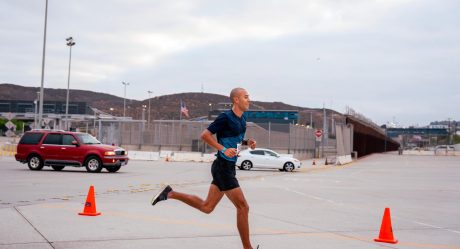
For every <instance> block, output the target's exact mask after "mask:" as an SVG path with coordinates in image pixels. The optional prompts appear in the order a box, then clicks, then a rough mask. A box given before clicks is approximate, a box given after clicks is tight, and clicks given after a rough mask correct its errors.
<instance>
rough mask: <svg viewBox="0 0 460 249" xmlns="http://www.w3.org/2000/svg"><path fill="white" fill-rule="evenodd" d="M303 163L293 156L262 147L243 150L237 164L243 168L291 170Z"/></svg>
mask: <svg viewBox="0 0 460 249" xmlns="http://www.w3.org/2000/svg"><path fill="white" fill-rule="evenodd" d="M301 165H302V163H301V162H300V161H299V160H297V159H295V158H293V157H289V156H281V155H279V154H278V153H276V152H274V151H273V150H269V149H262V148H257V149H255V150H251V149H247V150H243V151H241V152H240V153H239V155H238V160H237V161H236V166H237V167H238V168H239V169H241V170H250V169H251V168H264V169H279V170H280V171H289V172H291V171H293V170H294V169H296V168H297V169H298V168H300V166H301Z"/></svg>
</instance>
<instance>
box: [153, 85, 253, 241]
mask: <svg viewBox="0 0 460 249" xmlns="http://www.w3.org/2000/svg"><path fill="white" fill-rule="evenodd" d="M230 99H231V101H232V103H233V106H232V109H231V110H229V111H226V112H224V113H222V114H220V115H219V116H218V117H217V118H216V120H214V122H212V123H211V124H210V125H209V127H208V128H207V129H205V130H204V131H203V132H202V133H201V139H203V141H205V142H206V143H207V144H209V145H210V146H212V147H214V148H215V149H217V150H218V153H217V158H216V160H214V162H213V163H212V167H211V173H212V179H213V180H212V182H211V186H210V187H209V192H208V196H207V197H206V200H203V199H201V198H200V197H198V196H195V195H189V194H185V193H180V192H176V191H174V190H172V188H171V187H170V186H169V185H168V186H166V187H164V188H163V189H161V190H160V192H159V193H158V194H157V195H156V196H155V197H154V198H153V199H152V205H155V204H156V203H157V202H159V201H164V200H167V199H176V200H179V201H182V202H183V203H185V204H188V205H190V206H192V207H194V208H196V209H198V210H200V211H201V212H204V213H207V214H209V213H211V212H212V211H213V210H214V208H215V207H216V206H217V204H218V203H219V201H220V200H221V199H222V197H223V196H224V195H225V196H227V198H228V199H230V201H231V202H232V203H233V205H235V207H236V213H237V214H236V221H237V227H238V232H239V234H240V238H241V242H242V243H243V248H244V249H253V248H252V246H251V241H250V239H249V219H248V216H249V205H248V203H247V202H246V199H245V198H244V194H243V191H242V190H241V188H240V185H239V183H238V180H237V179H236V170H235V164H236V160H237V153H238V151H237V144H247V145H249V147H251V148H252V149H255V148H256V141H255V140H254V139H249V140H243V138H244V135H245V133H246V118H245V117H244V116H243V113H244V112H245V111H247V110H248V109H249V103H250V100H249V94H248V92H247V91H246V90H245V89H243V88H235V89H233V90H232V91H231V93H230ZM213 134H217V135H216V136H217V140H216V139H215V138H214V137H213ZM257 248H259V246H257Z"/></svg>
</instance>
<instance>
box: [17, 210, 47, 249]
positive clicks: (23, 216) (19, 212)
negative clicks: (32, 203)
mask: <svg viewBox="0 0 460 249" xmlns="http://www.w3.org/2000/svg"><path fill="white" fill-rule="evenodd" d="M13 208H14V210H16V212H18V214H20V215H21V216H22V218H24V220H26V221H27V223H29V224H30V226H31V227H32V228H33V229H35V231H37V233H38V234H40V236H42V238H43V239H44V240H45V241H46V243H48V245H50V246H51V248H53V249H54V248H55V247H54V246H53V242H51V241H49V240H48V239H47V238H46V237H45V236H44V235H43V234H42V233H41V232H40V231H39V230H38V229H37V228H36V227H35V226H34V225H33V224H32V222H30V221H29V220H28V219H27V218H26V216H25V215H24V214H23V213H21V211H19V209H17V208H16V207H13Z"/></svg>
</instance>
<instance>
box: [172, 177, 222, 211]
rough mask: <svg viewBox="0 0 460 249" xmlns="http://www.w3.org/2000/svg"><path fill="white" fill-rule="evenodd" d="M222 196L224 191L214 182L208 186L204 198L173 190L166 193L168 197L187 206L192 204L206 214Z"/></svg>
mask: <svg viewBox="0 0 460 249" xmlns="http://www.w3.org/2000/svg"><path fill="white" fill-rule="evenodd" d="M223 196H224V193H223V192H222V191H220V190H219V188H218V187H217V186H216V185H214V184H211V186H210V187H209V192H208V196H207V197H206V200H203V199H201V198H200V197H198V196H196V195H189V194H185V193H180V192H176V191H174V190H173V191H171V192H169V193H168V199H170V198H171V199H176V200H179V201H182V202H183V203H185V204H188V205H189V206H192V207H194V208H196V209H198V210H200V211H201V212H203V213H207V214H209V213H211V212H212V211H213V210H214V208H215V207H216V205H217V204H218V203H219V201H220V200H221V199H222V197H223Z"/></svg>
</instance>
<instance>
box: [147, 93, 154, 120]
mask: <svg viewBox="0 0 460 249" xmlns="http://www.w3.org/2000/svg"><path fill="white" fill-rule="evenodd" d="M147 92H148V93H149V113H148V114H147V116H148V122H147V128H148V129H150V94H152V93H153V92H152V91H150V90H149V91H147Z"/></svg>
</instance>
